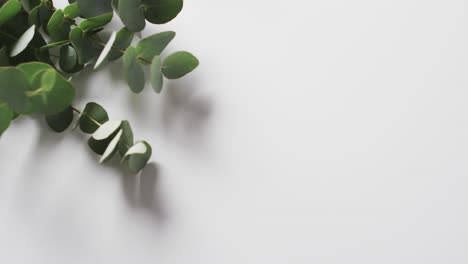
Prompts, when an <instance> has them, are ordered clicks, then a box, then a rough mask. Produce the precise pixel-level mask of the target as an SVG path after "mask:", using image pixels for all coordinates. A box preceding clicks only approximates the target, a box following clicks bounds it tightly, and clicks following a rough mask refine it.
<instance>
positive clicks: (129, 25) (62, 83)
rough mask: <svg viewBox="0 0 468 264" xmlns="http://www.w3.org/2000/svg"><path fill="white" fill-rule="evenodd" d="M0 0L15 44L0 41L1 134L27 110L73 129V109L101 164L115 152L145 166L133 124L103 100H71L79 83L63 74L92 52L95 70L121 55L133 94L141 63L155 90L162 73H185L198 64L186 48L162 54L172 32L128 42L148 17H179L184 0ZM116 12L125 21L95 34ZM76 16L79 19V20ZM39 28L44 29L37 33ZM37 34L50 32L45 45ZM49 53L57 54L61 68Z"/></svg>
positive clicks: (1, 17) (140, 80)
mask: <svg viewBox="0 0 468 264" xmlns="http://www.w3.org/2000/svg"><path fill="white" fill-rule="evenodd" d="M3 2H4V4H3V5H2V6H1V8H0V35H2V36H5V37H6V38H9V39H11V40H13V42H14V43H13V44H11V42H12V41H4V43H3V42H2V43H0V44H1V47H0V64H1V65H0V66H1V70H0V134H1V133H3V132H4V131H5V130H6V129H7V128H8V126H9V125H10V123H11V122H12V121H13V120H14V119H15V118H16V116H17V115H28V114H31V113H39V114H43V115H44V116H45V119H46V121H47V124H48V125H49V127H50V128H51V129H52V130H54V131H55V132H58V133H60V132H63V131H65V130H66V129H67V128H69V127H70V125H71V123H72V122H73V119H74V113H77V114H78V120H77V125H78V126H79V127H80V130H81V131H82V132H84V133H88V134H91V137H90V138H89V140H88V146H89V147H90V148H91V149H92V150H93V151H94V152H95V153H97V154H99V155H101V158H100V162H105V161H107V160H108V159H110V158H111V157H112V156H113V155H114V154H115V153H117V152H118V153H119V154H120V156H121V158H122V160H123V161H128V162H127V165H128V167H129V169H130V171H132V172H135V173H136V172H139V171H140V170H141V169H143V167H144V166H145V165H146V164H147V162H148V160H149V159H150V157H151V153H152V150H151V146H150V145H149V144H148V143H146V142H145V141H137V142H134V136H133V132H132V129H131V127H130V123H129V122H128V121H126V120H111V119H109V116H108V114H107V111H106V110H105V109H104V108H103V107H102V106H101V105H99V104H97V103H94V102H90V103H87V104H86V106H85V107H84V108H83V109H82V110H80V109H78V108H76V107H74V106H72V103H73V100H74V98H75V95H76V89H75V87H74V86H73V84H72V83H71V82H70V81H69V80H67V79H65V78H64V76H63V75H64V73H68V74H73V73H76V72H79V71H81V70H82V69H83V67H84V66H85V65H87V64H89V63H91V62H92V61H93V60H94V59H96V58H97V59H96V63H95V65H94V68H95V69H97V68H99V67H101V66H102V65H104V64H106V63H109V62H111V61H114V60H117V59H119V58H121V57H123V71H124V73H125V79H126V81H127V84H128V86H129V88H130V90H131V91H132V92H134V93H140V92H141V91H142V90H143V88H144V87H145V75H144V71H143V69H142V67H143V66H146V65H150V66H149V67H151V76H150V81H151V86H152V87H153V90H154V91H155V92H156V93H160V92H161V90H162V88H163V83H164V78H166V79H177V78H180V77H182V76H184V75H186V74H188V73H190V72H191V71H193V70H194V69H195V68H196V67H197V66H198V64H199V62H198V59H197V58H196V57H195V56H193V55H192V54H190V53H189V52H185V51H180V52H175V53H173V54H170V55H169V56H167V57H166V58H165V59H162V58H161V53H162V52H163V51H164V49H165V48H166V47H167V45H169V43H170V42H171V41H172V39H173V38H174V37H175V32H172V31H167V32H161V33H158V34H154V35H151V36H149V37H147V38H144V39H141V40H140V41H139V42H138V43H137V45H135V46H131V43H132V40H133V38H134V33H135V32H139V31H141V30H143V28H144V27H145V24H146V22H149V23H154V24H164V23H167V22H169V21H170V20H172V19H173V18H174V17H176V16H177V14H178V13H179V12H180V10H181V9H182V6H183V2H182V0H145V6H144V7H143V8H144V13H141V10H140V8H142V7H141V6H138V4H136V2H135V1H134V0H119V1H118V6H112V4H111V1H95V0H76V2H73V3H72V4H70V5H68V6H67V7H65V8H64V9H63V10H62V9H57V8H56V7H55V6H54V5H53V3H52V1H51V0H41V1H37V0H21V3H20V2H19V1H18V0H4V1H3ZM114 11H116V12H115V13H116V14H117V15H119V16H120V18H121V20H122V22H123V24H124V25H125V27H123V28H122V29H120V30H119V31H117V32H115V31H114V32H112V33H111V35H110V38H109V39H108V40H107V42H106V43H104V42H102V41H101V40H100V39H99V38H98V37H97V32H98V31H100V30H102V29H103V28H104V27H105V26H106V25H107V24H108V23H109V22H110V21H111V19H112V17H113V15H114ZM78 17H83V18H84V20H82V21H81V22H80V23H79V24H78V23H77V22H76V20H75V19H76V18H78ZM40 27H42V28H43V29H44V30H43V31H38V29H39V28H40ZM8 32H14V33H8ZM17 32H18V33H17ZM21 32H22V33H21ZM41 32H44V33H45V34H47V35H48V38H47V39H50V42H49V43H47V42H46V41H45V38H44V37H43V36H42V33H41ZM16 35H18V36H16ZM2 39H4V38H0V40H2ZM28 47H29V48H28ZM54 47H60V53H59V55H54V54H51V53H50V52H49V49H51V48H54ZM50 57H56V58H57V59H58V66H56V65H54V63H53V62H52V61H51V60H50Z"/></svg>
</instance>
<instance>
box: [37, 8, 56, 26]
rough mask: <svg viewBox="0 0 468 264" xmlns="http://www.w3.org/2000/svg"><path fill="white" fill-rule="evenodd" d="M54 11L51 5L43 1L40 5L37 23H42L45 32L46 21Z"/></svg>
mask: <svg viewBox="0 0 468 264" xmlns="http://www.w3.org/2000/svg"><path fill="white" fill-rule="evenodd" d="M54 12H55V10H54V9H53V8H52V7H51V6H49V5H47V4H46V3H43V4H41V5H40V8H39V23H40V24H41V25H42V27H43V28H44V30H45V31H46V33H47V23H48V22H49V20H50V18H51V17H52V15H53V14H54Z"/></svg>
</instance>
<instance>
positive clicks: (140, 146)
mask: <svg viewBox="0 0 468 264" xmlns="http://www.w3.org/2000/svg"><path fill="white" fill-rule="evenodd" d="M147 150H148V149H147V148H146V145H145V144H144V143H143V142H138V143H136V144H135V145H133V146H132V147H130V148H129V149H128V151H127V152H126V153H125V155H124V157H123V158H122V160H125V158H127V157H128V156H130V155H133V154H145V153H146V151H147Z"/></svg>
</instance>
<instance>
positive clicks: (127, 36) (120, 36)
mask: <svg viewBox="0 0 468 264" xmlns="http://www.w3.org/2000/svg"><path fill="white" fill-rule="evenodd" d="M133 36H134V33H133V32H132V31H130V30H128V28H126V27H124V28H122V29H121V30H119V32H117V36H116V37H115V42H114V45H113V46H114V47H115V48H118V49H120V50H126V49H127V48H128V47H129V46H130V44H132V40H133ZM122 56H123V53H122V52H119V51H116V50H111V51H110V52H109V55H107V59H108V60H109V61H113V60H116V59H118V58H120V57H122Z"/></svg>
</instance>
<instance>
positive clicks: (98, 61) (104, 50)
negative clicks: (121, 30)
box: [94, 31, 117, 69]
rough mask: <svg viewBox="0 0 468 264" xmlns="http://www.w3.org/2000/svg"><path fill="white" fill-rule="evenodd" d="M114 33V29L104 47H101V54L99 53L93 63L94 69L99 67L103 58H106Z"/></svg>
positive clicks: (112, 43)
mask: <svg viewBox="0 0 468 264" xmlns="http://www.w3.org/2000/svg"><path fill="white" fill-rule="evenodd" d="M116 35H117V34H116V32H115V31H114V32H112V34H111V36H110V38H109V40H108V41H107V43H106V46H105V47H104V49H102V52H101V55H99V58H98V59H97V61H96V64H95V65H94V69H97V68H99V67H100V66H101V65H102V63H103V62H104V60H105V59H106V57H107V56H108V54H109V51H110V50H111V48H112V45H114V42H115V37H116Z"/></svg>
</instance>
